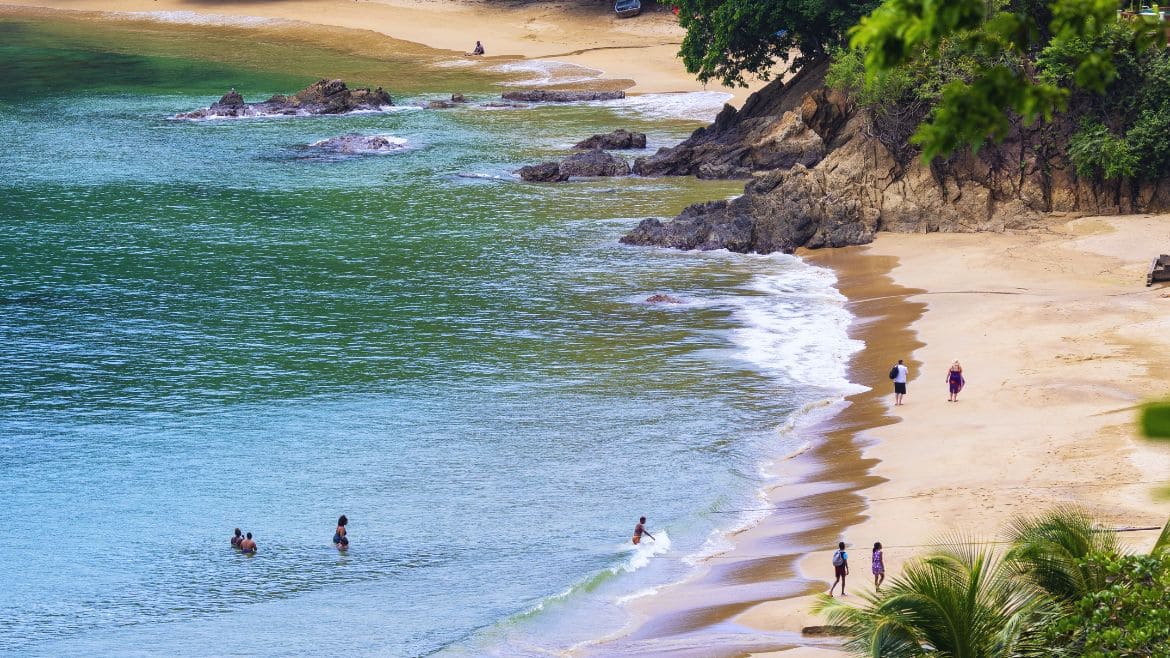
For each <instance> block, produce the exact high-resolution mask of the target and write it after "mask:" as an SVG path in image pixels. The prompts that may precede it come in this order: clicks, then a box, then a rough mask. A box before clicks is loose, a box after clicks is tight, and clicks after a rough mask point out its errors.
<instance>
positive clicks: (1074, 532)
mask: <svg viewBox="0 0 1170 658" xmlns="http://www.w3.org/2000/svg"><path fill="white" fill-rule="evenodd" d="M1008 538H1009V539H1010V541H1011V543H1012V548H1011V550H1010V551H1009V552H1008V557H1007V561H1008V564H1009V568H1011V569H1012V570H1013V571H1014V572H1015V574H1016V575H1018V576H1020V577H1022V578H1024V579H1025V580H1028V581H1030V582H1032V583H1033V584H1035V585H1036V586H1037V587H1039V588H1041V589H1042V590H1044V591H1045V592H1048V594H1050V595H1051V596H1052V597H1053V598H1055V599H1056V600H1057V601H1059V602H1061V603H1070V602H1072V601H1077V600H1080V599H1081V598H1082V597H1084V596H1085V595H1087V594H1090V593H1092V592H1097V591H1100V590H1102V589H1104V588H1105V587H1106V586H1107V583H1106V574H1105V573H1104V572H1103V571H1102V570H1101V569H1099V568H1096V567H1094V566H1093V565H1095V564H1098V563H1095V562H1093V561H1089V560H1088V558H1089V557H1090V556H1094V555H1097V556H1103V555H1107V556H1117V555H1120V554H1121V545H1120V543H1119V542H1118V539H1117V533H1116V532H1114V531H1113V530H1112V529H1107V528H1102V527H1101V526H1100V524H1098V523H1097V522H1096V521H1094V520H1093V518H1092V517H1091V516H1089V515H1088V514H1087V513H1085V512H1084V511H1083V510H1080V509H1077V508H1074V507H1069V506H1064V507H1058V508H1056V509H1054V510H1052V511H1051V512H1048V513H1046V514H1044V515H1042V516H1038V517H1021V518H1018V519H1016V520H1015V521H1013V522H1012V523H1011V524H1010V525H1009V526H1008Z"/></svg>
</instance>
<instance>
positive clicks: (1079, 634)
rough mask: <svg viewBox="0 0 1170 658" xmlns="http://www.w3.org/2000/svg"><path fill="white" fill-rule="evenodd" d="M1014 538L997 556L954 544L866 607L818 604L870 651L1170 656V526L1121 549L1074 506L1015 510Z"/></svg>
mask: <svg viewBox="0 0 1170 658" xmlns="http://www.w3.org/2000/svg"><path fill="white" fill-rule="evenodd" d="M1008 535H1009V537H1010V539H1011V547H1010V549H1009V550H1008V551H1007V552H1006V554H1005V555H1004V557H1003V558H1002V559H1001V558H1000V557H999V554H998V553H996V552H995V551H994V550H992V549H991V548H989V547H980V546H978V545H976V544H974V543H972V542H949V543H946V544H943V546H942V548H940V549H938V550H936V551H933V552H932V553H930V554H928V555H926V556H925V557H922V558H918V559H916V560H912V561H910V562H908V563H907V565H906V567H905V568H904V570H903V573H902V574H901V575H900V576H898V577H896V578H893V579H891V581H889V583H890V584H888V585H887V586H886V587H885V588H884V590H883V591H882V593H880V594H874V595H863V596H862V597H861V605H856V606H854V605H849V604H846V603H844V602H843V601H842V600H840V599H832V598H829V597H821V598H820V599H818V601H817V603H816V604H815V606H814V611H816V612H820V613H823V614H825V615H826V617H827V618H828V621H829V623H831V624H836V625H840V626H842V627H844V629H845V634H846V636H847V638H848V639H847V642H846V647H847V648H848V649H849V650H850V651H852V652H853V653H855V654H857V655H860V656H872V657H873V658H902V657H909V656H923V655H931V656H939V657H940V658H942V657H947V658H959V657H962V658H1015V657H1027V656H1035V657H1039V656H1045V657H1048V656H1053V657H1067V658H1074V657H1081V656H1085V657H1089V658H1106V657H1110V658H1113V657H1118V658H1128V657H1133V658H1136V657H1138V656H1152V657H1155V658H1170V523H1168V524H1167V526H1166V529H1164V530H1163V531H1162V535H1161V537H1160V538H1159V540H1158V542H1157V543H1156V544H1155V546H1154V550H1153V551H1151V553H1150V554H1148V555H1125V554H1123V553H1122V550H1121V547H1120V543H1119V541H1118V538H1117V535H1116V533H1115V532H1113V531H1112V530H1105V529H1102V528H1100V527H1099V526H1098V524H1097V523H1096V522H1095V521H1094V520H1093V519H1092V518H1091V517H1089V516H1088V515H1087V514H1085V513H1084V512H1082V511H1079V510H1077V509H1074V508H1059V509H1057V510H1055V511H1053V512H1050V513H1048V514H1045V515H1043V516H1040V517H1036V518H1022V519H1019V520H1017V521H1015V522H1014V523H1013V524H1011V526H1010V527H1009V529H1008Z"/></svg>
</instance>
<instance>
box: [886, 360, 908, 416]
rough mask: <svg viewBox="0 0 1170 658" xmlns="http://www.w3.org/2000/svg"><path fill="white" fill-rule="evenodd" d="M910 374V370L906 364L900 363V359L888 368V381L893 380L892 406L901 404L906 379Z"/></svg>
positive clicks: (904, 392) (904, 393)
mask: <svg viewBox="0 0 1170 658" xmlns="http://www.w3.org/2000/svg"><path fill="white" fill-rule="evenodd" d="M909 374H910V369H909V368H907V367H906V364H904V363H902V359H898V363H896V364H894V367H893V368H890V379H892V380H894V406H895V407H897V406H900V405H901V404H902V398H903V397H904V396H905V395H906V378H907V375H909Z"/></svg>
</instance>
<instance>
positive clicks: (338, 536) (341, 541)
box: [333, 514, 349, 550]
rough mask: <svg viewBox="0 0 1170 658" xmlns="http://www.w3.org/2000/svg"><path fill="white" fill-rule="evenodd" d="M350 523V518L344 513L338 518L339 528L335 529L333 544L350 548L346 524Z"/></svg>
mask: <svg viewBox="0 0 1170 658" xmlns="http://www.w3.org/2000/svg"><path fill="white" fill-rule="evenodd" d="M347 525H349V519H347V518H345V515H344V514H342V515H341V517H340V518H338V519H337V529H336V530H334V531H333V545H334V546H336V547H337V548H338V549H341V550H345V549H347V548H349V537H347V536H346V532H345V526H347Z"/></svg>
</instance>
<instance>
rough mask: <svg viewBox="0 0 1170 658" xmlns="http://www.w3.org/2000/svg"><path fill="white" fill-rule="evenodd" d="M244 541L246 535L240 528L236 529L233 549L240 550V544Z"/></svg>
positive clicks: (233, 536) (233, 537)
mask: <svg viewBox="0 0 1170 658" xmlns="http://www.w3.org/2000/svg"><path fill="white" fill-rule="evenodd" d="M243 540H244V533H242V532H240V529H239V528H236V533H235V534H234V535H232V548H239V547H240V542H241V541H243Z"/></svg>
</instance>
